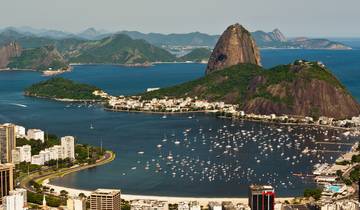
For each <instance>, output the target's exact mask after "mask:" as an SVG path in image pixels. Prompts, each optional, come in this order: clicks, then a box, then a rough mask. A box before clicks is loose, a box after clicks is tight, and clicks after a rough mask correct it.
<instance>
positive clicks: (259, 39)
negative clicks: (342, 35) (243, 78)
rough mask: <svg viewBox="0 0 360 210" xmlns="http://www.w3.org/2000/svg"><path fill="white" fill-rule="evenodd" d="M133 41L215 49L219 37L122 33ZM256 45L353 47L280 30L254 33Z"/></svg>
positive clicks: (277, 46) (321, 47)
mask: <svg viewBox="0 0 360 210" xmlns="http://www.w3.org/2000/svg"><path fill="white" fill-rule="evenodd" d="M120 33H124V34H127V35H128V36H130V37H131V38H133V39H144V40H146V41H148V42H149V43H151V44H154V45H157V46H164V45H165V46H206V47H210V48H213V47H214V46H215V44H216V42H217V40H218V39H219V37H220V36H219V35H208V34H204V33H199V32H194V33H187V34H168V35H166V34H159V33H149V34H145V33H141V32H137V31H122V32H120ZM252 36H253V37H254V39H255V41H256V44H257V45H258V47H260V48H299V49H351V47H349V46H347V45H345V44H342V43H339V42H333V41H330V40H327V39H310V38H301V39H288V38H286V37H285V36H284V34H283V33H282V32H281V31H280V30H279V29H275V30H273V31H272V32H264V31H255V32H252Z"/></svg>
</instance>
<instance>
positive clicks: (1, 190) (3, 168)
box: [0, 163, 14, 204]
mask: <svg viewBox="0 0 360 210" xmlns="http://www.w3.org/2000/svg"><path fill="white" fill-rule="evenodd" d="M13 189H14V165H13V164H10V163H7V164H0V204H2V200H3V199H2V198H3V197H4V196H7V195H9V194H10V191H12V190H13Z"/></svg>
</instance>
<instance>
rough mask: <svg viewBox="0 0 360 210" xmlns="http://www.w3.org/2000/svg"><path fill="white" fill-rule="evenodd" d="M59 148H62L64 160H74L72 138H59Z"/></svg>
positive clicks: (73, 142)
mask: <svg viewBox="0 0 360 210" xmlns="http://www.w3.org/2000/svg"><path fill="white" fill-rule="evenodd" d="M61 147H62V148H63V158H64V159H65V158H70V159H75V138H74V137H73V136H64V137H61Z"/></svg>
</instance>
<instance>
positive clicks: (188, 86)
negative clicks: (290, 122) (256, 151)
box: [142, 62, 360, 118]
mask: <svg viewBox="0 0 360 210" xmlns="http://www.w3.org/2000/svg"><path fill="white" fill-rule="evenodd" d="M188 96H189V97H198V98H199V99H206V100H209V101H224V102H226V103H231V104H239V105H240V108H241V109H242V110H244V111H246V112H250V113H257V114H273V113H274V114H290V115H301V116H314V117H315V116H320V115H323V116H330V117H335V118H346V117H352V116H357V115H359V114H360V106H359V104H358V102H357V101H356V100H355V99H354V98H353V97H352V96H351V94H350V93H349V92H348V91H347V90H346V88H345V87H344V86H343V85H342V84H341V83H340V81H339V80H338V79H337V78H336V77H335V76H334V75H333V74H332V73H331V72H330V71H329V70H328V69H326V68H325V67H323V66H322V65H320V64H317V63H312V62H305V63H302V62H301V63H300V62H295V63H294V64H289V65H280V66H276V67H274V68H272V69H268V70H267V69H263V68H262V67H259V66H257V65H252V64H240V65H236V66H232V67H230V68H227V69H224V70H221V71H217V72H213V73H211V74H209V75H207V76H205V77H202V78H200V79H197V80H194V81H190V82H186V83H183V84H180V85H176V86H173V87H169V88H163V89H160V90H157V91H153V92H149V93H144V94H142V97H143V98H144V99H151V98H163V97H174V98H178V97H188Z"/></svg>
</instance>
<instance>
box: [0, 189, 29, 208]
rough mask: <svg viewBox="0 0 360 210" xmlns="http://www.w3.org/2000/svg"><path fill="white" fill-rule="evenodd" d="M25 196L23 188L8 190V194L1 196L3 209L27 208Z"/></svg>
mask: <svg viewBox="0 0 360 210" xmlns="http://www.w3.org/2000/svg"><path fill="white" fill-rule="evenodd" d="M26 199H27V196H26V190H25V189H20V188H19V189H15V190H13V191H10V194H9V195H8V196H5V197H3V208H4V210H25V209H27V201H26Z"/></svg>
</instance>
